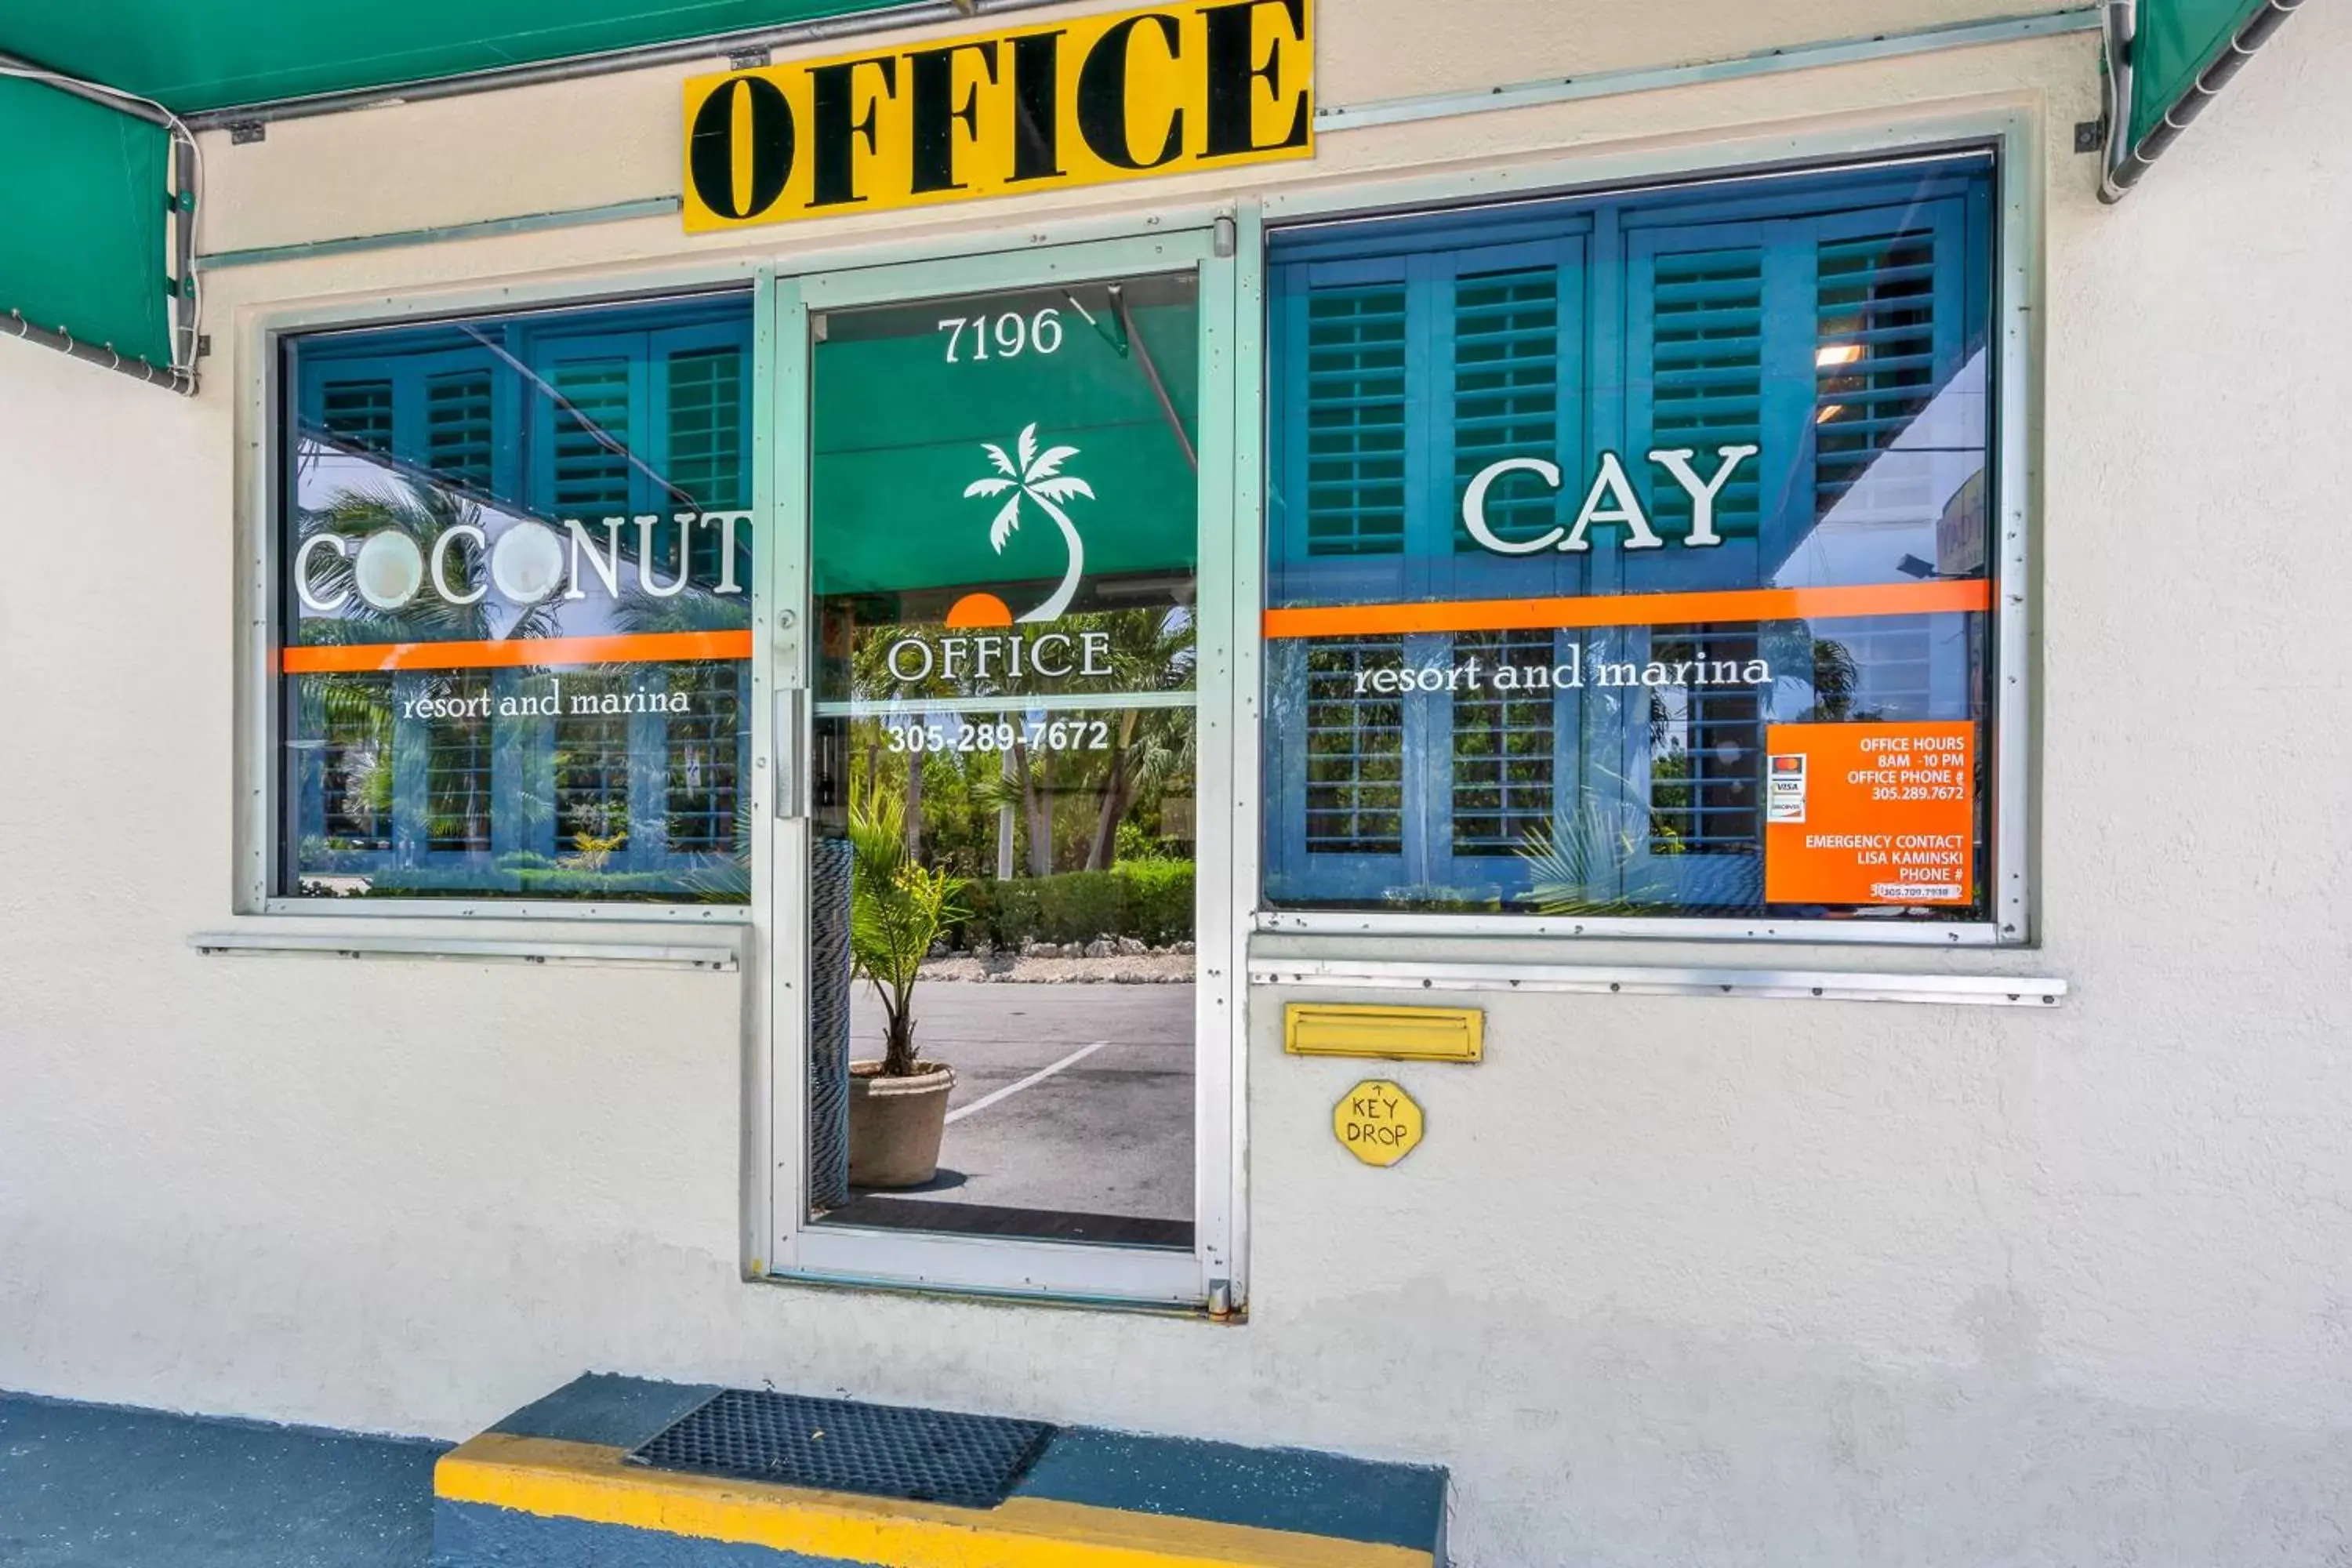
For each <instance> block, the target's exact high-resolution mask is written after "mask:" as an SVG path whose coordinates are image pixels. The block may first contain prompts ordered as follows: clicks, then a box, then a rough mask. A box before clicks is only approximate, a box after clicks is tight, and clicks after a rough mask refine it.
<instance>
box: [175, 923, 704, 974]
mask: <svg viewBox="0 0 2352 1568" xmlns="http://www.w3.org/2000/svg"><path fill="white" fill-rule="evenodd" d="M663 934H664V935H665V936H666V935H667V933H663ZM188 945H189V946H190V947H193V948H194V949H195V950H196V951H197V952H199V953H202V954H205V955H206V956H208V957H250V956H257V955H262V954H278V955H282V956H289V957H307V958H390V959H428V960H440V961H450V960H454V961H457V962H459V963H540V964H550V963H553V964H589V965H620V966H626V967H631V968H645V969H698V970H703V971H707V972H719V973H732V972H734V971H737V970H740V968H741V967H742V953H741V951H740V948H739V947H738V946H737V944H736V943H734V942H671V941H647V942H614V941H579V940H573V939H572V938H570V937H568V936H565V937H548V936H537V935H521V934H518V935H514V936H505V937H479V936H445V935H442V934H439V933H437V932H433V931H414V930H408V929H393V930H385V929H383V928H381V927H378V928H374V929H362V930H345V931H283V930H270V929H267V928H257V929H254V930H229V931H198V932H196V933H195V934H194V935H192V936H190V937H189V938H188Z"/></svg>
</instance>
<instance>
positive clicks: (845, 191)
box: [809, 55, 898, 207]
mask: <svg viewBox="0 0 2352 1568" xmlns="http://www.w3.org/2000/svg"><path fill="white" fill-rule="evenodd" d="M860 66H872V67H874V68H877V69H878V70H879V71H880V72H881V73H882V90H881V91H879V92H877V93H876V94H875V95H874V100H873V101H872V102H870V103H868V104H867V105H866V118H865V119H863V120H859V121H852V120H851V119H850V118H849V115H850V110H851V108H852V106H853V104H854V103H855V101H856V96H857V89H856V77H857V70H858V68H859V67H860ZM809 90H810V105H809V110H810V112H809V118H810V119H811V120H812V121H814V123H813V124H812V126H811V127H810V130H809V142H810V147H809V156H810V157H811V158H812V159H814V162H815V174H814V184H815V187H816V188H815V192H814V195H812V196H811V197H810V199H809V205H811V206H814V207H837V206H843V205H848V204H851V203H855V202H862V201H864V200H865V199H866V198H865V197H864V196H862V195H858V194H857V148H856V140H855V139H856V138H857V137H861V136H862V137H864V138H865V139H866V151H867V152H868V153H879V152H880V151H881V148H880V146H879V145H878V144H877V142H876V139H875V120H876V117H877V115H879V114H880V113H881V112H882V100H884V99H886V98H896V97H898V56H896V55H877V56H874V57H872V58H868V59H862V60H838V61H835V63H833V64H832V65H823V66H814V67H812V68H810V70H809Z"/></svg>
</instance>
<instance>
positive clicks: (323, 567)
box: [295, 475, 750, 898]
mask: <svg viewBox="0 0 2352 1568" xmlns="http://www.w3.org/2000/svg"><path fill="white" fill-rule="evenodd" d="M511 515H512V514H509V513H504V512H500V511H496V510H492V511H489V512H488V513H486V512H485V510H484V509H483V508H482V507H481V506H479V505H478V504H477V503H476V502H475V501H473V500H469V499H467V497H466V496H464V495H462V494H460V493H458V492H457V491H454V490H452V489H447V488H445V487H444V486H441V485H439V484H436V483H435V482H433V481H432V480H430V479H425V478H422V477H416V478H411V477H407V476H404V475H383V476H379V477H378V482H377V483H376V484H374V485H373V486H370V487H365V488H362V487H359V486H353V487H350V488H346V489H340V490H338V491H336V492H335V493H334V494H333V495H332V496H331V498H330V499H329V500H327V501H326V502H325V504H323V505H320V506H316V507H306V508H303V509H301V510H299V512H298V514H297V517H296V521H295V531H296V542H297V544H298V546H299V542H302V541H306V540H309V539H310V538H312V537H315V536H316V535H318V534H320V533H334V534H337V535H340V536H341V537H343V538H345V539H347V540H350V541H352V542H354V543H357V542H362V541H364V540H365V539H367V538H368V537H371V536H373V535H374V534H376V533H379V532H383V531H395V532H398V533H401V534H404V535H405V536H406V537H407V538H408V539H410V540H411V541H413V542H415V545H416V547H417V549H418V551H419V552H420V553H421V555H422V556H423V558H424V559H425V561H426V562H427V563H430V562H431V561H432V559H433V552H434V550H435V548H436V546H437V545H438V544H439V542H441V540H442V538H443V537H444V535H446V534H447V533H448V532H449V531H450V530H452V529H456V528H460V527H470V528H474V529H485V530H486V531H487V527H488V526H495V525H496V524H497V523H498V522H499V521H500V520H501V519H502V518H508V517H511ZM677 527H678V525H677V523H676V522H675V521H674V520H666V521H665V522H664V523H663V524H662V525H661V526H660V527H658V528H656V530H655V540H654V542H655V551H656V556H657V557H661V558H665V559H667V561H668V562H669V563H670V568H669V570H668V571H663V570H662V568H661V567H660V566H658V565H656V571H657V572H662V575H663V580H664V581H667V579H668V577H669V576H670V575H672V574H674V572H675V570H676V564H677V559H678V552H679V550H680V544H679V541H678V536H677ZM619 537H620V541H621V557H622V560H623V562H624V563H625V564H629V565H634V563H635V561H636V559H637V549H636V546H637V543H638V541H637V536H636V531H635V529H633V528H625V529H623V530H622V531H620V535H619ZM355 554H356V551H352V552H350V553H341V552H332V551H327V552H318V553H316V554H314V555H313V557H312V560H311V564H310V577H311V580H312V583H313V585H314V587H315V590H316V592H317V593H318V595H320V597H322V598H326V599H330V600H331V599H333V598H335V597H336V596H337V595H346V597H345V599H344V603H343V605H342V607H341V609H340V610H338V611H337V612H336V613H335V614H333V615H331V616H321V615H305V616H302V617H301V619H300V620H299V623H298V628H299V630H298V637H297V638H296V640H297V641H299V643H301V644H304V645H308V646H313V647H316V646H352V645H373V644H380V643H438V642H485V641H491V640H500V639H504V640H527V639H533V638H545V637H554V636H557V635H558V634H559V633H560V631H561V629H562V628H561V625H560V623H561V620H562V613H563V607H564V605H565V601H564V600H563V599H562V598H561V597H560V596H554V595H551V596H550V597H549V598H547V599H545V600H542V601H541V602H540V603H539V604H536V605H510V604H509V603H508V602H507V601H505V600H504V599H502V598H501V597H499V595H498V594H497V591H496V589H495V586H494V585H493V584H491V583H490V581H489V561H488V550H487V549H486V548H484V547H483V546H482V545H481V544H480V543H479V542H478V541H477V538H476V536H475V535H474V534H473V533H470V532H465V533H459V534H457V536H456V537H454V538H452V539H450V540H449V542H448V549H447V551H446V554H445V555H444V557H443V561H442V573H441V574H442V576H443V578H444V579H445V580H446V582H447V583H448V584H449V585H450V586H451V588H452V589H453V590H455V592H456V594H457V596H460V597H464V598H467V599H471V600H473V601H474V602H473V603H471V604H463V605H459V604H452V603H450V602H449V601H448V600H447V599H446V598H444V597H443V596H442V595H441V594H440V593H438V592H437V591H436V587H435V586H434V584H433V583H432V582H431V580H430V577H429V575H428V578H427V580H426V582H425V584H423V585H422V586H421V587H420V589H419V591H418V593H417V595H415V598H413V599H412V600H411V601H410V602H409V603H408V604H406V605H402V606H400V607H399V608H398V609H395V610H379V609H376V608H375V607H373V606H372V605H368V604H367V603H366V601H365V600H363V599H362V598H360V597H359V595H358V594H357V592H356V588H357V584H356V581H355V576H356V570H357V568H356V563H355V561H354V560H353V559H352V556H353V555H355ZM696 565H697V568H698V574H701V575H705V576H708V575H712V574H715V572H716V568H717V563H716V561H715V560H709V559H704V560H698V561H697V563H696ZM739 578H740V580H742V581H747V582H748V580H749V576H748V574H747V573H739ZM612 614H613V624H614V626H615V627H616V628H617V629H619V630H621V631H624V632H630V633H647V632H690V631H714V630H732V629H740V627H741V626H745V625H747V624H748V622H749V619H750V607H749V605H748V603H747V602H746V601H745V599H744V597H743V596H742V595H718V594H714V593H712V592H711V591H710V589H709V587H708V586H707V585H706V584H702V583H698V582H689V583H688V584H687V585H686V586H685V587H684V588H682V589H681V590H680V591H679V592H678V593H677V594H675V595H667V596H663V597H655V596H652V595H643V594H632V595H625V596H623V597H622V598H621V599H620V600H619V601H618V602H617V603H616V604H615V605H614V608H613V612H612ZM645 668H646V667H645V666H641V665H623V664H614V665H604V666H590V667H582V668H578V669H577V670H576V671H567V672H566V673H565V675H564V679H566V680H567V681H569V680H571V679H574V676H575V675H576V677H577V678H578V679H581V680H583V682H606V683H609V682H611V681H614V680H620V679H627V678H629V677H632V676H634V675H635V674H637V673H638V672H640V671H642V670H643V669H645ZM518 679H520V680H522V681H526V682H532V683H535V684H539V685H541V686H544V685H545V683H546V679H547V677H546V676H545V674H544V673H539V674H534V673H532V672H529V671H524V672H522V673H520V675H519V677H518ZM395 680H397V681H398V682H399V683H400V696H399V698H398V699H397V700H396V699H395V696H394V681H395ZM492 684H493V682H492V679H491V678H490V677H489V676H488V674H487V673H485V672H483V671H478V670H418V671H415V672H404V673H403V674H402V675H400V676H398V677H394V676H393V675H391V674H389V673H383V672H373V671H349V672H346V671H328V672H320V673H314V674H306V675H303V676H301V677H300V678H299V687H300V690H301V692H302V694H303V697H304V700H305V702H306V704H307V703H310V702H315V703H316V704H317V713H318V716H319V721H320V723H322V725H323V728H324V738H325V739H326V741H327V744H328V747H329V753H328V765H329V766H330V767H335V766H337V765H338V763H340V764H341V766H342V767H343V768H345V769H346V770H347V772H348V777H347V779H346V780H345V781H344V782H345V785H346V794H345V798H346V799H352V800H355V801H361V802H364V803H365V804H366V806H367V809H368V810H369V811H370V812H371V813H372V814H374V815H375V816H377V817H378V818H379V819H382V818H388V817H389V816H391V813H392V806H393V797H394V777H395V773H396V765H395V759H394V710H395V707H396V705H397V702H398V701H404V700H406V699H407V698H409V697H412V696H414V697H425V698H433V699H442V698H448V697H465V696H475V695H478V694H480V693H481V692H483V691H485V690H488V689H491V687H492ZM740 692H741V687H740V675H739V677H738V681H737V686H736V693H737V695H736V699H735V701H734V703H733V705H732V709H731V714H730V721H729V722H726V723H724V724H722V725H720V726H719V729H720V731H722V733H723V735H724V736H725V737H732V736H736V735H740V727H741V695H740ZM537 694H540V693H533V692H531V691H530V687H529V686H525V687H524V688H523V689H522V690H521V691H520V692H519V693H518V695H537ZM494 706H495V704H494ZM722 711H724V710H722ZM306 722H307V721H306ZM523 722H525V723H536V722H539V720H538V719H537V718H536V716H535V718H534V720H532V721H523ZM592 722H597V723H603V724H606V725H611V724H614V722H615V721H612V720H609V719H607V720H599V721H592ZM618 722H619V723H620V724H621V725H622V726H624V728H623V731H622V733H623V734H624V735H625V724H626V721H625V720H623V721H618ZM424 723H425V729H426V733H427V734H428V735H431V736H434V737H436V738H435V739H434V740H430V741H428V742H426V763H425V767H426V773H425V779H426V784H425V810H424V816H423V824H424V832H425V842H426V844H427V845H428V846H430V845H433V844H435V843H436V841H437V842H438V843H440V844H444V845H446V844H447V843H450V842H453V841H455V842H465V841H467V840H468V839H471V838H476V837H478V836H479V829H478V826H476V825H478V824H485V823H487V822H488V816H489V812H488V800H487V797H486V796H485V795H484V793H483V789H482V786H483V784H484V783H485V782H486V780H487V775H488V766H487V757H488V752H487V748H488V746H489V744H490V743H491V740H490V737H491V736H492V734H493V725H492V722H491V721H490V720H488V719H471V718H468V719H459V720H439V719H436V720H427V721H424ZM441 737H449V738H451V739H453V740H454V741H456V742H457V744H459V745H460V746H467V747H480V748H483V752H482V755H483V759H484V764H485V765H484V766H482V767H481V768H480V769H478V770H475V769H468V770H467V772H466V773H465V775H464V779H463V783H462V785H461V786H460V787H459V788H458V789H457V790H456V791H455V792H453V793H450V794H447V795H444V794H443V793H442V792H441V791H439V790H438V789H436V787H435V786H434V785H433V784H432V783H431V780H432V778H433V776H434V770H435V768H436V760H435V752H436V747H437V746H439V745H440V744H441V740H440V738H441ZM558 740H560V737H556V738H552V739H550V740H547V741H543V742H541V744H543V745H548V746H551V747H552V750H551V752H542V753H541V755H544V756H547V757H549V759H550V763H549V765H546V766H541V767H520V768H515V769H511V770H508V772H507V776H506V777H505V779H504V781H503V783H502V784H501V786H500V789H501V795H500V801H499V809H500V811H501V812H502V813H503V815H502V816H501V819H500V820H501V822H502V824H504V826H502V828H501V833H500V836H501V837H504V838H507V839H509V841H518V842H530V841H532V840H534V839H535V838H536V837H537V836H538V834H539V833H540V832H541V830H542V829H544V828H547V827H548V826H550V825H552V824H554V823H555V817H556V815H557V814H556V805H557V802H556V794H555V791H556V789H557V787H558V786H557V782H556V781H558V780H560V779H561V778H562V774H563V773H564V768H565V763H566V756H567V752H565V749H564V748H563V747H562V745H561V744H559V743H556V742H557V741H558ZM624 744H625V742H624ZM738 744H739V742H737V741H735V740H733V739H731V738H728V739H723V740H722V741H719V742H714V746H715V747H717V748H718V749H719V751H723V752H724V753H725V757H724V763H723V765H726V766H728V767H729V768H730V770H731V769H732V768H733V767H734V766H735V760H736V759H735V753H736V748H737V746H738ZM713 761H714V764H718V763H719V758H718V757H717V755H716V754H714V759H713ZM738 784H739V793H738V797H737V798H738V808H737V812H736V817H737V820H736V822H735V825H734V826H735V831H734V833H733V835H732V844H731V852H730V851H719V852H718V853H713V854H709V855H698V856H692V857H684V856H682V857H680V859H681V860H682V861H684V862H685V867H684V869H683V871H682V872H681V873H680V881H679V889H680V890H681V891H683V892H686V893H688V894H689V895H693V896H708V897H718V898H726V897H740V888H741V885H742V884H743V882H744V879H745V870H746V868H747V867H748V860H749V852H750V850H749V832H748V823H747V822H746V821H745V819H744V817H743V815H742V811H741V807H740V780H739V781H738ZM572 815H573V816H574V818H575V820H573V821H572V822H571V823H568V824H563V825H558V826H565V827H570V828H572V829H576V833H575V835H574V837H573V838H572V849H573V850H574V851H575V853H574V854H572V856H570V857H568V858H562V859H560V860H558V861H557V862H556V863H555V864H556V865H557V866H558V867H561V868H569V869H572V870H575V871H582V872H590V873H596V874H599V875H602V874H604V873H606V872H608V871H611V870H613V869H614V868H612V866H611V860H612V858H613V856H614V853H615V852H616V851H617V850H619V849H620V848H621V847H622V846H623V845H624V844H625V841H626V839H627V837H628V833H627V829H628V823H627V816H628V807H627V804H626V801H625V798H622V799H617V800H614V799H608V800H606V801H604V802H603V803H601V804H600V805H598V806H596V807H593V808H588V807H582V808H575V810H574V812H573V814H572ZM509 830H510V831H509ZM331 847H334V848H341V847H351V846H347V845H342V844H327V845H320V846H319V848H320V850H324V849H327V848H331ZM303 858H304V860H305V862H306V863H308V862H310V860H311V859H312V853H311V851H310V850H309V849H307V848H306V850H305V852H304V856H303ZM510 859H511V860H512V861H513V862H514V865H513V866H511V867H509V869H514V868H521V869H530V868H545V867H546V866H547V865H548V862H547V861H546V860H545V859H544V858H540V857H538V856H536V855H533V854H530V853H527V852H523V853H518V854H516V855H513V856H508V855H502V856H501V857H500V864H501V865H502V866H507V865H508V863H509V860H510Z"/></svg>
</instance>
